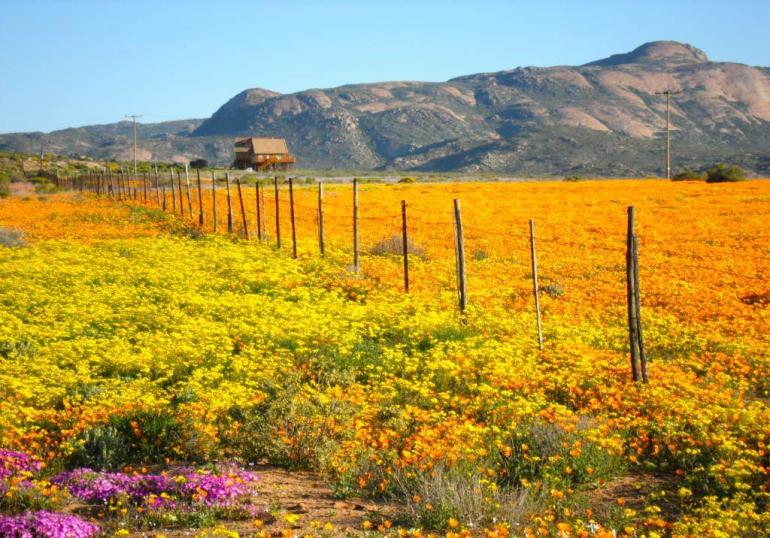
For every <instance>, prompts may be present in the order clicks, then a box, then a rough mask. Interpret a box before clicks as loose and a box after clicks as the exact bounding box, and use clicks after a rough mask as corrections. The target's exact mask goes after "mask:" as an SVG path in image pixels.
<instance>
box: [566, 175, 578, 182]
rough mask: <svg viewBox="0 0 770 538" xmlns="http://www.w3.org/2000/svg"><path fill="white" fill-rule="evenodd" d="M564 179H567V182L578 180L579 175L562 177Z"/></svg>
mask: <svg viewBox="0 0 770 538" xmlns="http://www.w3.org/2000/svg"><path fill="white" fill-rule="evenodd" d="M564 181H569V182H575V181H580V176H567V177H565V178H564Z"/></svg>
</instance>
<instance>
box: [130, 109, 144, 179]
mask: <svg viewBox="0 0 770 538" xmlns="http://www.w3.org/2000/svg"><path fill="white" fill-rule="evenodd" d="M141 117H142V115H141V114H126V118H131V121H132V122H133V123H134V177H136V120H137V118H141Z"/></svg>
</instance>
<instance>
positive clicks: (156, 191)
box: [155, 164, 165, 208]
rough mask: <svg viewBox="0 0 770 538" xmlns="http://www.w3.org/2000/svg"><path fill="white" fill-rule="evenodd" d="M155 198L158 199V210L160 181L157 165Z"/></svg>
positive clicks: (156, 166)
mask: <svg viewBox="0 0 770 538" xmlns="http://www.w3.org/2000/svg"><path fill="white" fill-rule="evenodd" d="M155 197H156V198H157V199H158V208H160V179H158V165H157V164H156V165H155ZM163 205H165V204H163Z"/></svg>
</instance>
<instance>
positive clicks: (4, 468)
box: [0, 448, 42, 480]
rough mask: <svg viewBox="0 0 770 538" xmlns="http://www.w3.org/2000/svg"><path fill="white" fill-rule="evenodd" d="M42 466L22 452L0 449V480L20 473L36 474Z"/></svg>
mask: <svg viewBox="0 0 770 538" xmlns="http://www.w3.org/2000/svg"><path fill="white" fill-rule="evenodd" d="M41 467H42V464H41V463H40V462H39V461H35V460H33V459H32V456H30V455H29V454H25V453H24V452H16V451H15V450H7V449H5V448H0V480H5V479H7V478H9V477H11V476H16V475H18V474H19V473H21V472H28V473H33V474H34V473H37V472H38V471H40V469H41Z"/></svg>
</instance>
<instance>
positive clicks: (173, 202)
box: [168, 170, 176, 213]
mask: <svg viewBox="0 0 770 538" xmlns="http://www.w3.org/2000/svg"><path fill="white" fill-rule="evenodd" d="M168 175H169V179H170V181H169V183H171V207H172V209H173V210H174V213H176V191H175V190H174V171H173V170H171V171H169V173H168Z"/></svg>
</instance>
